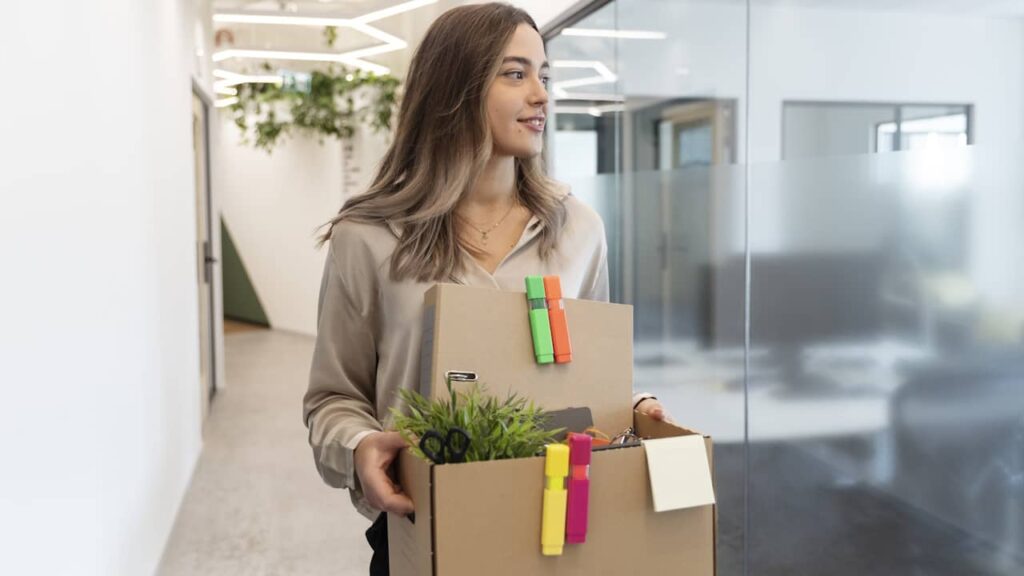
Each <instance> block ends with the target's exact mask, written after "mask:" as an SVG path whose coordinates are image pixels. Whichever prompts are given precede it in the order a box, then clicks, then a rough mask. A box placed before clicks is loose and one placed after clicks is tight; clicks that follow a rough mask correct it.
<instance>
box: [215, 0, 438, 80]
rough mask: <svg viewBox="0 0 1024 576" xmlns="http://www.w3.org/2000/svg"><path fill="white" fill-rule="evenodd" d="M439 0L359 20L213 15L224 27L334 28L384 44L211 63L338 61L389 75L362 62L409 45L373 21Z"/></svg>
mask: <svg viewBox="0 0 1024 576" xmlns="http://www.w3.org/2000/svg"><path fill="white" fill-rule="evenodd" d="M437 1H438V0H412V1H411V2H404V3H402V4H397V5H395V6H392V7H390V8H385V9H383V10H378V11H376V12H370V13H369V14H364V15H363V16H359V17H358V18H321V17H315V16H281V15H277V14H227V13H225V14H214V15H213V21H214V22H219V23H227V24H269V25H279V26H316V27H321V26H334V27H337V28H350V29H352V30H357V31H359V32H362V33H363V34H365V35H367V36H370V37H371V38H375V39H377V40H380V41H381V42H383V44H379V45H377V46H370V47H369V48H360V49H358V50H351V51H349V52H341V53H337V54H334V53H318V52H289V51H283V50H222V51H220V52H217V53H215V54H214V55H213V61H214V62H223V61H225V60H228V59H231V58H262V59H268V58H269V59H275V60H303V61H307V62H340V63H342V64H347V65H349V66H353V67H355V68H359V69H361V70H366V71H367V72H373V73H375V74H388V73H389V72H391V69H390V68H388V67H386V66H381V65H380V64H374V63H373V62H367V61H365V60H363V58H366V57H367V56H377V55H379V54H386V53H388V52H394V51H396V50H402V49H403V48H407V47H408V46H409V43H408V42H406V41H405V40H402V39H401V38H399V37H397V36H394V35H391V34H388V33H387V32H385V31H383V30H381V29H380V28H376V27H374V26H371V25H370V24H369V23H370V22H376V21H377V20H382V19H384V18H388V17H390V16H394V15H395V14H401V13H403V12H408V11H410V10H414V9H416V8H420V7H423V6H427V5H430V4H436V3H437Z"/></svg>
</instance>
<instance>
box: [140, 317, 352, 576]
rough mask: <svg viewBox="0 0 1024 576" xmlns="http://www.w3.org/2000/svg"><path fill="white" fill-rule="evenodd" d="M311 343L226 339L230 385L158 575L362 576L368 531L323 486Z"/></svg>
mask: <svg viewBox="0 0 1024 576" xmlns="http://www.w3.org/2000/svg"><path fill="white" fill-rule="evenodd" d="M312 350H313V339H312V338H310V337H305V336H299V335H294V334H288V333H284V332H275V331H271V330H266V331H249V332H240V333H232V334H228V335H227V336H226V340H225V354H226V356H227V358H226V371H227V380H228V386H227V388H226V389H224V390H222V391H220V392H218V394H217V396H216V398H215V399H214V401H213V406H212V409H211V411H210V417H209V418H210V419H209V421H208V423H207V431H206V437H205V442H204V448H203V453H202V456H201V457H200V460H199V465H198V467H197V469H196V472H195V476H194V478H193V480H192V486H191V487H190V488H189V491H188V494H187V495H186V497H185V501H184V502H183V504H182V507H181V510H180V511H179V513H178V519H177V522H176V524H175V526H174V531H173V533H172V534H171V538H170V541H169V542H168V544H167V548H166V550H165V552H164V557H163V560H162V562H161V565H160V569H159V572H158V573H159V574H162V575H166V576H172V575H183V576H184V575H188V576H202V575H206V574H209V575H211V576H213V575H217V576H230V575H235V574H238V575H245V576H259V575H280V576H284V575H291V574H296V575H299V574H301V575H303V576H306V575H316V574H330V575H332V576H348V575H364V574H366V573H367V571H368V566H369V563H370V550H369V547H368V546H367V544H366V541H365V539H364V536H363V532H364V531H365V530H366V528H367V527H368V526H369V521H367V520H366V519H364V518H363V517H362V516H360V515H359V514H358V513H356V512H355V510H354V509H353V508H352V505H351V504H350V503H349V500H348V494H347V493H346V492H344V491H342V490H334V489H331V488H329V487H328V486H326V485H325V484H323V482H322V481H321V480H320V477H319V476H318V475H317V473H316V469H315V467H314V465H313V460H312V455H311V452H310V449H309V447H308V445H307V443H306V429H305V427H304V426H303V424H302V416H301V403H302V394H303V392H304V391H305V388H306V383H307V377H308V375H309V362H310V358H311V356H312Z"/></svg>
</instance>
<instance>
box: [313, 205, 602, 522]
mask: <svg viewBox="0 0 1024 576" xmlns="http://www.w3.org/2000/svg"><path fill="white" fill-rule="evenodd" d="M563 194H564V196H563V197H562V201H563V202H564V203H565V207H566V211H567V218H566V223H565V228H564V229H563V233H562V236H561V238H560V239H559V244H558V246H557V247H556V249H555V251H554V252H553V253H552V254H551V256H550V257H549V258H548V260H546V261H545V260H541V258H540V255H539V253H538V246H539V244H540V242H539V238H538V234H539V233H540V231H541V229H542V227H543V224H542V223H541V222H540V221H539V220H538V219H537V218H536V217H534V218H532V219H531V220H530V221H529V223H528V224H527V225H526V228H525V229H524V231H523V234H522V236H521V237H520V238H519V242H518V243H516V245H515V247H514V248H513V249H512V250H511V252H509V254H508V255H507V256H506V257H505V258H504V260H502V262H501V263H500V264H499V265H498V267H497V269H496V270H495V272H494V274H490V273H488V272H487V271H486V270H484V269H483V268H482V267H481V266H479V265H478V264H477V263H476V261H475V260H474V259H473V258H472V257H470V256H469V255H468V254H466V261H467V270H466V271H465V272H463V273H462V274H460V275H458V276H457V277H455V278H453V279H452V281H454V282H457V283H460V284H468V285H473V286H490V287H493V288H497V289H501V290H517V291H525V284H524V278H525V277H526V276H529V275H548V274H557V275H558V276H560V277H561V280H562V291H563V294H564V296H565V297H566V298H581V299H589V300H602V301H607V300H608V263H607V253H608V247H607V243H606V241H605V235H604V224H603V223H602V222H601V218H600V216H598V214H597V213H596V212H595V211H594V210H593V209H591V208H590V207H588V206H586V205H585V204H583V203H582V202H580V201H579V200H578V199H577V198H576V197H575V196H572V195H570V194H568V193H567V192H564V193H563ZM399 232H400V231H399V230H398V229H396V228H395V227H394V226H390V225H388V226H385V225H372V224H359V223H353V222H348V221H343V222H340V223H338V224H336V225H335V226H334V228H333V234H332V236H331V240H330V243H329V250H328V254H327V262H326V264H325V266H324V275H323V281H322V283H321V286H320V303H319V312H318V317H319V320H318V333H317V338H316V346H315V349H314V352H313V365H312V369H311V373H310V379H309V390H308V391H307V392H306V395H305V399H304V401H303V417H304V419H305V422H306V427H307V428H309V444H310V446H311V447H312V448H313V458H314V460H315V461H316V467H317V470H318V471H319V472H320V476H321V477H323V479H324V481H325V482H326V483H327V484H329V485H331V486H334V487H337V488H348V489H349V490H350V491H351V496H352V501H353V503H354V504H355V505H356V508H357V509H358V510H359V511H360V512H361V513H362V514H363V515H364V516H366V517H367V518H370V519H373V518H375V517H376V516H377V514H378V511H377V510H374V509H373V508H371V507H370V506H369V505H368V504H367V503H366V501H365V499H364V498H363V495H362V491H361V489H360V486H359V483H358V478H357V477H356V474H355V468H354V462H353V452H354V450H355V448H356V446H357V445H358V444H359V441H360V440H362V438H363V437H365V436H366V435H367V434H369V433H371V432H374V431H380V430H384V429H388V428H390V425H391V422H392V416H391V410H390V408H391V407H392V406H395V405H397V394H396V391H397V390H398V389H400V388H412V389H416V388H417V387H418V383H419V373H420V371H419V360H420V337H421V330H422V323H421V320H422V310H423V295H424V292H426V291H427V289H429V288H430V287H431V286H433V284H434V282H416V281H413V280H406V281H402V282H395V281H393V280H391V278H390V274H389V267H390V257H391V254H392V252H393V251H394V249H395V247H396V246H397V244H398V235H399Z"/></svg>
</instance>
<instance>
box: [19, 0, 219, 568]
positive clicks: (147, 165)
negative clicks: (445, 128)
mask: <svg viewBox="0 0 1024 576" xmlns="http://www.w3.org/2000/svg"><path fill="white" fill-rule="evenodd" d="M190 4H191V3H189V2H186V1H184V0H179V1H176V2H161V3H150V2H137V1H135V0H119V1H109V2H106V3H104V5H102V6H96V5H95V3H85V2H74V1H70V0H54V1H52V2H45V3H38V2H16V3H10V4H9V5H7V6H5V7H4V17H3V18H2V19H0V67H2V69H3V70H4V74H5V77H6V78H7V79H8V81H5V87H4V90H3V92H2V93H0V108H2V109H3V110H5V111H6V112H7V114H6V115H5V120H4V137H3V139H2V141H0V149H2V155H0V157H2V158H3V159H4V160H3V169H2V170H0V191H2V195H3V209H2V210H0V260H2V261H3V262H4V271H5V274H4V281H3V282H2V283H0V315H2V317H3V322H2V324H0V454H3V474H0V542H2V543H3V544H2V553H0V573H3V574H30V573H31V574H76V575H77V574H97V575H100V574H102V575H109V574H147V573H152V572H153V570H154V568H155V566H156V563H157V561H158V559H159V557H160V554H161V551H162V548H163V546H164V542H165V541H166V537H167V535H168V533H169V531H170V529H171V526H172V523H173V520H174V515H175V512H176V510H177V508H178V504H179V502H180V501H181V498H182V496H183V494H184V491H185V489H186V487H187V484H188V481H189V478H190V475H191V472H192V469H193V466H194V464H195V462H196V459H197V456H198V453H199V450H200V445H201V441H200V430H199V427H200V423H199V402H200V400H199V359H198V336H197V325H198V320H197V316H198V311H197V310H198V306H197V301H196V298H197V297H196V283H197V279H196V258H195V252H194V246H195V215H194V190H193V165H192V154H191V146H192V143H191V121H190V98H191V96H190V93H191V88H190V74H191V65H192V54H191V50H192V46H191V37H192V34H193V26H192V18H191V8H190ZM15 88H17V89H15Z"/></svg>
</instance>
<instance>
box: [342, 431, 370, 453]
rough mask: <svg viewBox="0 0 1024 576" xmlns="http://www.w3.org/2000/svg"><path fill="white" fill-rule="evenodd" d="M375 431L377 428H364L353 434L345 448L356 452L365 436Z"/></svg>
mask: <svg viewBox="0 0 1024 576" xmlns="http://www.w3.org/2000/svg"><path fill="white" fill-rule="evenodd" d="M374 432H377V430H363V431H362V432H360V433H358V434H356V435H355V436H353V437H352V439H351V440H349V441H348V444H346V445H345V448H348V449H349V450H351V451H353V452H355V451H356V448H359V443H360V442H362V441H363V438H366V437H367V436H369V435H370V434H373V433H374Z"/></svg>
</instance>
